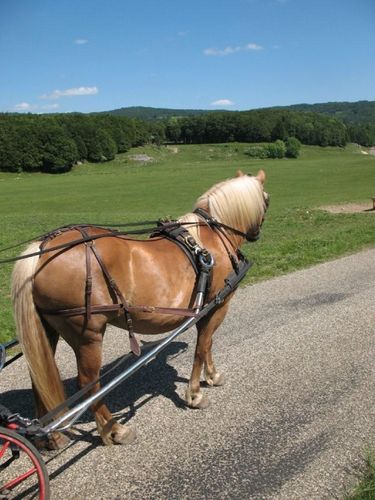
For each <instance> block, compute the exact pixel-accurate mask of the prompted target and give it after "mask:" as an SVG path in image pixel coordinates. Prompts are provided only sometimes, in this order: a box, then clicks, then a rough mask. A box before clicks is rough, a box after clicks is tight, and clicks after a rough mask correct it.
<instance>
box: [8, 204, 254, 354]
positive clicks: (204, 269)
mask: <svg viewBox="0 0 375 500" xmlns="http://www.w3.org/2000/svg"><path fill="white" fill-rule="evenodd" d="M194 212H195V213H196V214H197V215H198V216H199V217H200V218H202V219H203V221H204V222H202V224H204V225H208V226H209V227H210V228H211V229H212V230H213V231H215V233H216V234H217V235H218V236H219V238H220V240H221V242H222V244H223V246H224V248H225V250H226V252H227V255H228V258H229V260H230V262H231V264H232V267H233V272H232V273H231V274H230V275H229V276H228V277H227V278H226V279H225V286H224V288H223V289H222V290H220V291H219V292H218V293H217V295H216V297H215V299H214V301H213V302H214V303H215V304H216V305H218V304H220V303H221V302H223V300H224V299H223V298H222V292H223V290H225V291H226V295H228V293H229V292H228V290H233V291H234V290H235V289H236V287H237V286H238V284H239V282H240V281H241V280H242V278H243V277H244V275H245V274H246V272H247V271H248V270H249V268H250V267H251V263H250V262H248V261H247V259H246V257H245V256H244V254H243V253H242V252H241V251H240V250H239V249H235V248H234V247H233V245H232V243H231V241H230V239H229V238H228V235H227V234H226V231H231V232H233V233H235V234H239V235H240V236H242V237H244V238H246V239H247V240H249V241H255V239H257V237H254V236H253V235H252V234H251V233H250V231H249V232H248V233H243V232H241V231H239V230H237V229H235V228H232V227H230V226H227V225H225V224H223V223H221V222H219V221H217V220H216V219H215V218H213V217H211V216H210V215H209V214H208V213H207V212H206V211H205V210H203V209H200V208H197V209H196V210H195V211H194ZM189 224H194V225H196V223H186V222H185V223H179V222H176V221H171V220H169V219H167V220H160V221H157V227H154V228H152V229H146V230H135V231H127V232H123V231H119V230H117V229H112V228H110V227H108V226H98V225H93V224H74V225H68V226H63V227H61V228H58V229H56V230H53V231H51V232H49V233H47V234H44V235H42V236H40V237H39V238H38V239H40V240H41V244H40V247H39V251H38V252H34V253H30V254H24V255H21V256H20V257H17V258H11V259H6V260H4V262H9V261H14V260H18V259H20V258H21V259H24V258H27V257H31V256H36V255H39V256H40V255H43V254H45V253H49V252H52V251H65V250H68V249H71V248H73V247H74V246H78V245H81V244H84V245H85V262H86V280H85V281H86V283H85V297H84V306H82V307H75V308H67V309H44V308H38V311H39V313H40V314H42V315H51V316H65V317H72V316H79V315H84V323H83V329H85V328H86V326H87V323H88V321H89V320H90V319H91V316H92V315H94V314H105V313H109V312H117V313H118V315H119V316H120V315H122V316H123V318H124V322H125V328H126V330H128V332H129V341H130V348H131V350H132V351H133V353H134V354H136V355H137V356H139V355H140V353H141V350H140V347H139V344H138V342H137V339H136V337H135V334H134V328H133V322H132V317H131V315H132V314H133V313H139V312H142V313H158V314H170V315H177V316H183V317H192V318H195V317H197V316H198V315H199V313H200V311H202V308H203V306H204V304H205V297H206V295H207V293H208V291H209V288H210V282H211V278H212V268H213V266H214V258H213V256H212V255H211V254H210V253H209V252H208V251H207V250H206V249H205V248H202V247H201V246H200V245H199V244H198V243H197V242H196V240H195V239H194V237H193V236H192V235H191V234H190V233H189V231H188V230H187V229H186V227H184V226H185V225H189ZM198 224H200V223H198ZM92 229H102V230H103V232H102V233H99V234H90V232H91V230H92ZM72 230H75V231H78V232H79V233H80V235H81V237H80V238H77V239H75V240H72V241H70V242H68V243H63V244H59V245H55V246H52V247H48V248H46V245H47V243H48V242H50V241H51V240H53V239H54V238H56V237H57V236H59V235H61V234H63V233H65V232H67V231H72ZM130 234H138V235H140V234H149V236H150V237H161V238H166V239H168V240H169V241H171V242H173V243H174V244H175V245H177V246H178V247H179V248H180V249H181V251H183V252H184V254H185V255H186V257H187V258H188V259H189V262H190V263H191V265H192V268H193V269H194V272H195V275H196V282H195V287H194V291H195V294H196V295H195V300H194V303H193V306H192V307H191V308H170V307H159V306H149V305H132V304H129V303H128V301H127V300H126V297H125V296H124V295H123V293H122V292H121V289H120V287H119V286H118V284H117V283H116V280H115V279H114V278H113V276H112V275H111V274H110V272H109V270H108V268H107V266H106V264H105V262H104V260H103V258H102V256H101V255H100V252H99V249H98V247H97V246H96V245H95V240H97V239H100V238H108V237H115V238H122V239H128V237H129V235H130ZM230 247H232V251H231V248H230ZM93 260H94V261H96V262H97V264H98V265H99V267H100V269H101V271H102V273H103V276H104V278H105V280H106V283H107V286H108V290H109V293H110V296H111V298H112V300H113V302H112V303H111V304H103V305H93V304H92V287H93V279H92V261H93ZM226 295H225V296H226ZM205 307H206V306H205ZM211 307H212V305H211Z"/></svg>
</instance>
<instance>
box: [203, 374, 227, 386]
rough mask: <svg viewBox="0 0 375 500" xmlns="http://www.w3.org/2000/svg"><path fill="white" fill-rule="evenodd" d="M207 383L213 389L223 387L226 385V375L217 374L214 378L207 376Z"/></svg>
mask: <svg viewBox="0 0 375 500" xmlns="http://www.w3.org/2000/svg"><path fill="white" fill-rule="evenodd" d="M206 382H207V384H208V385H210V386H211V387H214V386H215V387H219V386H221V385H224V383H225V378H224V374H223V373H215V374H214V375H213V376H212V377H210V376H209V375H207V376H206Z"/></svg>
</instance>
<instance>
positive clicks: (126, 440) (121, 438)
mask: <svg viewBox="0 0 375 500" xmlns="http://www.w3.org/2000/svg"><path fill="white" fill-rule="evenodd" d="M111 437H112V440H113V443H114V444H130V443H133V441H134V440H135V439H136V437H137V431H136V427H135V425H122V426H121V428H120V429H116V430H115V431H112V433H111Z"/></svg>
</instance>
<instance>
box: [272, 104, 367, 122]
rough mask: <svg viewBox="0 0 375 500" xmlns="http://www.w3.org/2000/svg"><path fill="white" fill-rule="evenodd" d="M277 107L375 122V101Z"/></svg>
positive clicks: (350, 119)
mask: <svg viewBox="0 0 375 500" xmlns="http://www.w3.org/2000/svg"><path fill="white" fill-rule="evenodd" d="M276 109H289V110H292V111H310V112H313V113H321V114H324V115H330V116H333V117H334V118H337V119H339V120H342V121H344V122H346V123H375V101H357V102H325V103H319V104H294V105H292V106H278V107H277V108H276Z"/></svg>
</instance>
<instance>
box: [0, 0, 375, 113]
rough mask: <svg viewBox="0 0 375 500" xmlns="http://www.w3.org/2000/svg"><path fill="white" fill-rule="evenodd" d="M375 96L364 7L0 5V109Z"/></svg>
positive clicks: (274, 0)
mask: <svg viewBox="0 0 375 500" xmlns="http://www.w3.org/2000/svg"><path fill="white" fill-rule="evenodd" d="M358 100H375V0H183V1H182V0H134V1H133V0H0V111H2V112H14V111H16V112H33V113H48V112H72V111H79V112H92V111H107V110H111V109H116V108H120V107H127V106H152V107H161V108H179V109H229V110H247V109H255V108H261V107H268V106H283V105H290V104H298V103H311V104H312V103H317V102H328V101H352V102H354V101H358Z"/></svg>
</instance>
